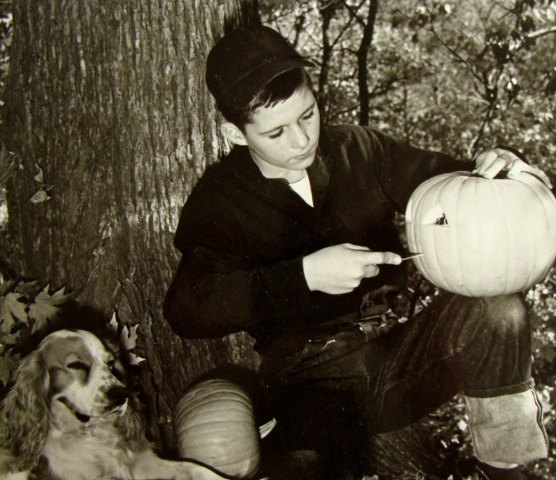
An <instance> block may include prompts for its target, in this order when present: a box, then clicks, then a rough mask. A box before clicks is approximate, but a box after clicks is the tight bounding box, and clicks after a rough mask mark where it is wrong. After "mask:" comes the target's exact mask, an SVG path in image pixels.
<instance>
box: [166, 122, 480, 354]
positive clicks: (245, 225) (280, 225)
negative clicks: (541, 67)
mask: <svg viewBox="0 0 556 480" xmlns="http://www.w3.org/2000/svg"><path fill="white" fill-rule="evenodd" d="M472 168H473V164H472V163H471V162H462V161H456V160H454V159H452V158H450V157H448V156H447V155H444V154H441V153H435V152H427V151H424V150H419V149H416V148H414V147H411V146H410V145H408V144H407V143H403V142H400V141H399V140H395V139H393V138H391V137H388V136H386V135H384V134H381V133H379V132H377V131H375V130H371V129H368V128H364V127H358V126H337V127H323V128H322V130H321V136H320V141H319V151H318V153H317V157H316V159H315V161H314V163H313V165H312V166H311V167H310V168H309V169H308V174H309V178H310V182H311V187H312V192H313V198H314V205H315V206H314V208H311V207H310V206H308V205H307V204H306V203H305V202H304V201H303V200H302V199H301V197H299V196H298V195H297V194H296V193H295V192H293V191H292V190H291V189H290V188H289V186H288V185H287V183H285V182H284V181H283V180H276V179H274V180H272V179H266V178H265V177H263V176H262V174H261V173H260V171H259V169H258V167H257V166H256V165H255V163H254V162H253V161H252V159H251V157H250V155H249V152H248V150H247V148H245V147H236V148H234V150H232V152H231V153H230V154H229V155H228V156H227V157H225V158H224V159H222V160H221V161H220V162H219V163H217V164H215V165H213V166H211V167H209V168H208V169H207V171H206V172H205V174H204V176H203V177H202V179H201V180H200V181H199V183H198V184H197V186H196V187H195V188H194V190H193V192H192V193H191V195H190V197H189V199H188V200H187V202H186V204H185V206H184V207H183V210H182V213H181V217H180V221H179V225H178V229H177V232H176V236H175V245H176V247H177V248H178V249H179V250H180V251H181V253H182V254H183V256H182V259H181V262H180V265H179V268H178V271H177V273H176V276H175V278H174V280H173V283H172V285H171V287H170V289H169V291H168V293H167V296H166V300H165V304H164V314H165V317H166V318H167V320H168V321H169V322H170V324H171V326H172V328H173V329H174V331H175V332H176V333H177V334H179V335H181V336H184V337H190V338H199V337H214V336H223V335H226V334H228V333H231V332H234V331H239V330H246V331H248V332H249V333H251V334H252V335H253V336H254V337H255V338H257V339H259V340H261V341H262V342H261V343H265V342H264V340H265V339H266V338H271V337H272V336H273V333H274V332H277V331H282V332H283V331H284V330H285V329H293V330H301V329H305V328H310V326H311V325H314V324H315V323H320V322H324V321H328V320H331V319H334V318H335V317H338V316H340V315H344V314H347V313H350V312H355V311H358V310H359V305H360V302H361V298H362V296H363V294H364V293H365V292H367V291H370V290H373V289H376V288H378V287H380V286H381V285H384V284H394V285H402V284H403V283H404V281H405V274H404V268H403V266H385V265H384V266H381V272H380V274H379V275H378V276H377V277H374V278H371V279H366V280H364V281H363V282H362V283H361V285H360V286H359V287H358V288H357V289H356V290H354V291H353V292H352V293H349V294H344V295H328V294H325V293H321V292H311V291H310V290H309V288H308V287H307V283H306V281H305V277H304V274H303V266H302V258H303V256H305V255H307V254H310V253H312V252H315V251H316V250H319V249H321V248H324V247H327V246H331V245H336V244H340V243H345V242H349V243H353V244H355V245H364V246H367V247H369V248H370V249H371V250H376V251H394V252H398V253H402V246H401V243H400V240H399V238H398V234H397V231H396V229H395V227H394V225H393V223H392V220H393V218H394V215H395V213H396V212H402V213H403V212H404V210H405V206H406V203H407V201H408V199H409V197H410V195H411V193H412V192H413V191H414V190H415V188H416V187H417V186H418V185H419V184H421V183H422V182H423V181H424V180H426V179H428V178H430V177H432V176H434V175H437V174H440V173H443V172H447V171H454V170H471V169H472Z"/></svg>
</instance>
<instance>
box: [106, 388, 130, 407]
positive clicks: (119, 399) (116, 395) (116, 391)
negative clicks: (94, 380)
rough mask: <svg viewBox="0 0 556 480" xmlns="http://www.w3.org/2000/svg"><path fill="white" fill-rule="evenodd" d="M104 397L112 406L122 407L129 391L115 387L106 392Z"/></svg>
mask: <svg viewBox="0 0 556 480" xmlns="http://www.w3.org/2000/svg"><path fill="white" fill-rule="evenodd" d="M106 396H107V397H108V399H109V400H110V402H112V404H113V405H123V404H124V403H125V402H126V400H127V399H128V398H129V390H128V389H127V388H125V387H122V386H119V385H116V386H114V387H111V388H110V389H109V390H108V391H107V392H106Z"/></svg>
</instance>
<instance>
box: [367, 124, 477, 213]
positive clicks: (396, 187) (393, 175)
mask: <svg viewBox="0 0 556 480" xmlns="http://www.w3.org/2000/svg"><path fill="white" fill-rule="evenodd" d="M365 131H366V134H367V136H368V137H367V138H368V140H369V144H368V145H367V148H370V149H371V153H370V157H371V158H373V159H375V168H376V174H377V176H378V180H379V182H380V184H381V186H382V189H383V192H384V194H385V195H386V196H387V197H388V199H389V200H390V201H391V202H392V204H393V205H394V208H395V209H396V210H397V211H399V212H402V213H403V212H404V211H405V208H406V206H407V202H408V200H409V197H410V196H411V194H412V193H413V191H414V190H415V189H416V188H417V187H418V186H419V185H420V184H421V183H423V182H424V181H425V180H428V179H429V178H431V177H434V176H435V175H440V174H441V173H446V172H453V171H456V170H464V171H471V170H473V168H474V163H473V162H471V161H462V160H456V159H454V158H453V157H451V156H449V155H447V154H445V153H441V152H435V151H429V150H422V149H419V148H416V147H413V146H412V145H410V144H409V143H407V142H403V141H401V140H398V139H395V138H393V137H389V136H388V135H385V134H382V133H380V132H378V131H376V130H372V129H370V128H365Z"/></svg>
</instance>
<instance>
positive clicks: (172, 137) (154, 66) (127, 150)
mask: <svg viewBox="0 0 556 480" xmlns="http://www.w3.org/2000/svg"><path fill="white" fill-rule="evenodd" d="M13 18H14V20H13V22H14V39H13V47H12V51H11V71H10V75H9V78H8V83H7V88H6V92H7V95H6V97H7V98H6V100H5V102H6V105H5V109H4V110H5V111H4V126H5V131H4V138H3V141H4V143H5V145H6V147H7V148H8V150H10V151H12V152H14V153H15V155H16V159H17V162H18V165H19V168H18V169H17V173H16V175H15V177H14V178H13V179H12V180H11V182H10V184H9V191H8V208H9V230H10V237H11V239H12V242H15V244H16V248H14V251H15V252H17V253H18V258H12V259H11V260H12V261H13V262H14V265H15V266H16V268H17V269H18V270H19V272H21V273H23V274H24V275H26V276H32V277H36V278H38V279H40V280H41V281H42V282H43V283H47V282H48V283H50V284H51V285H52V286H53V287H61V286H66V287H67V288H69V289H70V290H71V291H72V292H73V295H74V297H75V298H76V299H77V301H78V302H80V303H82V304H84V305H87V306H88V307H90V308H92V309H97V310H98V311H100V312H101V313H102V314H104V316H105V317H106V318H108V319H109V318H110V317H111V315H112V314H113V312H117V318H118V320H119V322H120V324H121V325H127V326H132V325H134V324H137V323H138V324H139V328H138V348H137V350H138V352H137V353H138V354H139V355H140V356H142V357H145V358H146V360H147V361H145V362H142V363H141V364H140V365H139V367H138V371H139V373H138V375H139V380H140V385H141V389H142V393H143V396H144V399H145V401H146V403H147V409H148V411H149V412H150V413H151V414H152V418H151V419H150V425H149V427H150V430H151V432H152V433H154V435H155V437H158V439H159V440H160V441H161V443H162V444H163V445H169V444H171V443H172V442H173V434H172V429H171V423H170V418H171V415H172V410H173V408H174V406H175V404H176V402H177V400H178V399H179V397H180V395H181V394H182V393H183V392H184V390H185V389H186V388H187V386H188V385H189V384H190V382H191V381H192V380H193V379H194V378H195V377H197V376H199V375H201V374H203V373H204V372H206V371H208V370H210V369H212V368H214V367H216V366H220V365H225V364H228V363H235V364H241V365H245V366H247V367H253V366H255V365H256V363H257V358H256V356H255V355H254V354H253V353H252V350H251V348H250V342H251V340H250V338H249V337H248V336H246V335H235V336H231V337H229V338H226V339H222V340H211V341H183V340H181V339H179V338H178V337H177V336H175V335H174V334H173V333H172V332H171V330H170V329H169V327H168V326H167V323H166V322H165V320H164V319H163V317H162V313H161V311H162V301H163V298H164V295H165V292H166V288H167V286H168V284H169V281H170V279H171V277H172V274H173V272H174V271H175V268H176V265H177V260H178V254H177V251H176V250H175V249H174V247H173V244H172V241H173V233H174V231H175V228H176V224H177V220H178V216H179V212H180V208H181V206H182V204H183V202H184V201H185V199H186V197H187V195H188V194H189V192H190V191H191V188H192V187H193V185H194V184H195V182H196V181H197V179H198V178H199V177H200V175H201V174H202V173H203V171H204V169H205V167H206V166H207V164H209V163H211V162H214V161H215V160H216V159H217V157H218V155H219V153H220V151H221V149H222V148H221V147H222V142H221V139H220V138H219V137H218V134H217V125H216V115H215V109H214V108H213V103H212V100H211V99H210V96H209V94H208V92H207V90H206V88H205V84H204V61H205V58H206V54H207V52H208V50H209V48H210V46H211V45H212V44H213V43H214V40H215V39H216V38H218V37H219V36H220V35H221V34H222V33H223V30H224V28H225V27H229V26H234V25H236V24H238V23H247V22H251V21H257V20H258V13H257V5H256V0H251V1H248V0H187V1H173V2H171V1H160V0H142V1H131V0H121V1H118V2H109V1H107V0H100V1H97V2H83V1H80V0H50V1H48V2H33V1H31V0H17V1H15V2H14V5H13ZM39 169H40V170H42V174H41V175H39V176H37V173H38V172H39Z"/></svg>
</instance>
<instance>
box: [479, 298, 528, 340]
mask: <svg viewBox="0 0 556 480" xmlns="http://www.w3.org/2000/svg"><path fill="white" fill-rule="evenodd" d="M482 301H483V305H484V306H485V310H484V315H485V316H486V320H487V321H488V323H489V325H490V326H491V327H492V328H493V329H494V330H495V331H496V332H497V333H498V334H502V335H503V334H510V335H515V334H518V333H519V332H522V331H524V330H525V331H528V329H529V323H528V318H527V308H526V306H525V301H524V299H523V296H522V295H520V294H512V295H500V296H496V297H485V298H483V299H482Z"/></svg>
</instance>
